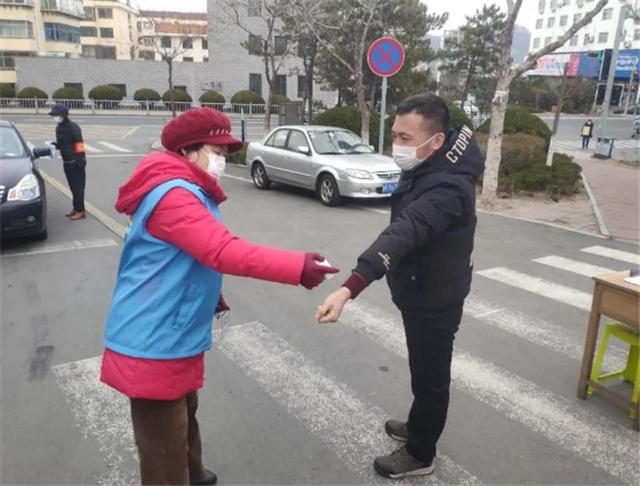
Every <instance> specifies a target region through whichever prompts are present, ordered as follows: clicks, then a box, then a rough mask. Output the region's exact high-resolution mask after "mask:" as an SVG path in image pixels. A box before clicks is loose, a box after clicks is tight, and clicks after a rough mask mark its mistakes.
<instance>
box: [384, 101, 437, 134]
mask: <svg viewBox="0 0 640 486" xmlns="http://www.w3.org/2000/svg"><path fill="white" fill-rule="evenodd" d="M409 113H415V114H417V115H420V116H421V117H422V118H424V119H425V120H426V121H427V122H428V123H429V124H430V126H431V128H433V130H434V131H435V132H444V133H446V132H447V130H448V129H449V107H448V106H447V103H446V102H445V101H444V100H443V99H442V98H440V97H439V96H436V95H434V94H430V93H429V94H423V95H418V96H412V97H411V98H407V99H406V100H404V101H403V102H401V103H400V104H399V105H398V109H397V111H396V114H397V115H408V114H409Z"/></svg>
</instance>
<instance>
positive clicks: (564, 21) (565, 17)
mask: <svg viewBox="0 0 640 486" xmlns="http://www.w3.org/2000/svg"><path fill="white" fill-rule="evenodd" d="M568 21H569V16H568V15H563V16H562V17H560V27H566V26H567V22H568Z"/></svg>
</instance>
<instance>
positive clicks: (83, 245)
mask: <svg viewBox="0 0 640 486" xmlns="http://www.w3.org/2000/svg"><path fill="white" fill-rule="evenodd" d="M110 246H118V243H116V242H115V241H113V240H112V239H108V238H107V239H95V240H73V241H65V242H63V243H53V244H48V245H34V246H33V247H32V248H29V249H28V250H21V251H5V252H2V253H0V257H2V258H15V257H20V256H31V255H44V254H47V253H59V252H62V251H72V250H88V249H91V248H107V247H110Z"/></svg>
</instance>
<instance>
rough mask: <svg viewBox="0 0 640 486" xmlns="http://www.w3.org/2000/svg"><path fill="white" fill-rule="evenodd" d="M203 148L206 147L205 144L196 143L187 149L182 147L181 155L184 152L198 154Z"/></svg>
mask: <svg viewBox="0 0 640 486" xmlns="http://www.w3.org/2000/svg"><path fill="white" fill-rule="evenodd" d="M202 147H204V144H203V143H194V144H191V145H187V146H186V147H182V148H181V149H180V153H182V152H183V151H184V153H185V154H188V153H189V152H197V151H198V150H200V149H201V148H202Z"/></svg>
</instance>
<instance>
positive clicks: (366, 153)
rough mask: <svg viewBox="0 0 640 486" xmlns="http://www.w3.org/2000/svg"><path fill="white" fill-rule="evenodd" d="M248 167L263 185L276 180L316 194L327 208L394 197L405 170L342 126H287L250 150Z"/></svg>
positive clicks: (255, 181)
mask: <svg viewBox="0 0 640 486" xmlns="http://www.w3.org/2000/svg"><path fill="white" fill-rule="evenodd" d="M246 162H247V167H248V168H249V171H250V173H251V178H252V179H253V182H254V184H255V186H256V187H257V188H258V189H262V190H265V189H269V187H271V183H272V182H277V183H282V184H288V185H292V186H298V187H303V188H306V189H310V190H313V191H315V192H316V194H317V195H318V198H319V199H320V201H322V203H323V204H325V205H327V206H337V205H338V204H340V202H341V201H342V198H344V197H349V198H370V199H373V198H375V199H379V198H388V197H389V196H391V194H392V193H393V192H394V191H395V190H396V188H397V187H398V180H399V178H400V169H399V168H398V166H397V165H396V164H395V163H394V162H393V159H392V158H391V157H387V156H385V155H379V154H377V153H375V152H374V150H373V147H371V146H370V145H367V144H365V143H363V142H362V140H361V139H360V137H358V136H357V135H356V134H355V133H353V132H350V131H349V130H345V129H343V128H336V127H323V126H313V125H299V126H298V125H296V126H282V127H278V128H276V129H275V130H273V131H272V132H271V133H269V135H267V136H266V137H265V138H264V140H263V141H262V142H252V143H250V144H249V147H248V149H247V159H246Z"/></svg>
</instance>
